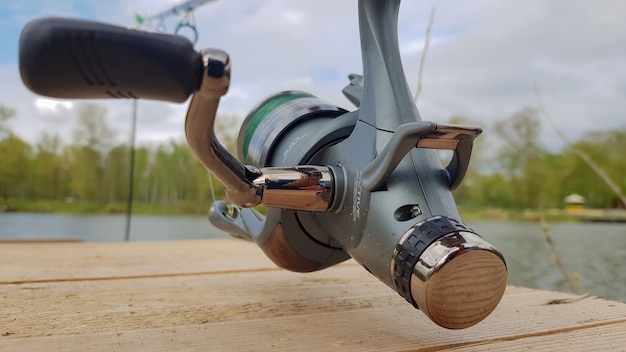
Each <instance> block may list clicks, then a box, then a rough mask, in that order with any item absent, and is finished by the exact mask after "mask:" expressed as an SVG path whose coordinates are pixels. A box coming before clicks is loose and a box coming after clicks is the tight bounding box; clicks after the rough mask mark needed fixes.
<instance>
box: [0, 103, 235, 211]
mask: <svg viewBox="0 0 626 352" xmlns="http://www.w3.org/2000/svg"><path fill="white" fill-rule="evenodd" d="M0 114H1V116H4V117H3V118H2V120H0V126H2V125H4V127H0V133H2V135H0V165H2V167H1V168H0V203H7V202H8V203H10V201H11V200H16V199H21V200H24V199H27V200H29V199H30V200H56V201H67V202H78V203H85V202H88V203H100V204H115V203H124V202H126V201H127V199H128V196H129V187H130V177H129V175H130V156H131V147H130V145H129V144H116V145H114V144H112V143H111V141H112V140H113V139H114V131H113V130H112V129H111V128H110V127H109V126H108V124H107V121H106V109H105V108H103V107H102V106H100V105H96V104H91V103H87V104H84V105H80V106H79V107H78V119H79V123H78V125H77V128H76V129H75V130H74V131H73V136H74V138H73V142H72V143H71V144H65V143H64V142H63V141H62V140H61V138H60V137H59V136H56V135H51V134H48V133H44V134H42V135H41V136H40V137H39V139H38V141H37V142H36V143H35V144H34V145H30V144H28V143H26V142H25V141H24V140H22V139H21V138H19V137H18V136H17V135H15V134H13V133H12V132H10V130H9V129H8V128H7V127H6V125H7V124H6V123H4V124H2V123H1V121H4V122H6V121H8V119H9V118H11V117H14V116H15V112H14V111H12V110H10V109H8V108H6V107H2V110H0ZM134 154H135V156H134V159H135V160H134V176H133V183H134V187H133V188H134V189H133V199H134V201H136V202H140V203H148V204H176V203H181V202H205V203H206V204H207V207H208V204H209V202H210V201H211V199H212V193H213V192H215V193H216V196H217V197H222V196H223V193H224V192H223V187H222V186H221V185H219V184H218V183H216V184H215V189H214V190H213V191H211V189H210V182H209V175H208V172H207V170H206V169H205V168H204V166H202V165H201V164H200V163H199V162H198V161H197V160H196V159H195V157H194V156H193V155H192V153H191V151H190V150H189V148H188V147H187V144H186V143H185V142H184V141H170V142H168V143H163V144H160V145H157V146H151V147H150V146H139V147H136V148H135V150H134ZM202 211H206V208H205V209H203V210H202Z"/></svg>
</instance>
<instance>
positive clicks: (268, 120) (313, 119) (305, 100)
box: [237, 91, 347, 167]
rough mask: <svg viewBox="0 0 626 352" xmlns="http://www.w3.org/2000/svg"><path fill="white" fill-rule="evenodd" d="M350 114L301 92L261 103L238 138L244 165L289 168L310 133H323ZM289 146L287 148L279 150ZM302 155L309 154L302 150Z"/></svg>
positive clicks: (285, 94)
mask: <svg viewBox="0 0 626 352" xmlns="http://www.w3.org/2000/svg"><path fill="white" fill-rule="evenodd" d="M346 112H347V111H346V110H344V109H342V108H339V107H337V106H334V105H332V104H329V103H327V102H325V101H323V100H321V99H319V98H317V97H315V96H314V95H311V94H308V93H304V92H300V91H284V92H280V93H277V94H274V95H271V96H269V97H267V98H266V99H264V100H263V101H261V102H260V103H258V104H257V105H256V106H255V107H254V108H253V109H252V111H251V112H250V113H249V114H248V116H246V119H245V120H244V122H243V124H242V125H241V129H240V131H239V137H238V138H237V150H238V153H239V157H240V159H241V160H243V162H244V164H248V165H254V166H256V167H264V166H282V165H288V164H286V162H287V159H291V158H289V157H288V154H290V153H293V152H294V151H295V150H294V148H295V147H296V145H299V144H300V145H303V144H302V143H303V142H304V139H306V137H307V136H310V135H311V133H310V131H319V129H320V128H321V127H322V126H323V125H325V124H326V123H327V122H328V121H329V120H331V119H333V118H335V117H337V116H340V115H343V114H345V113H346ZM296 130H297V131H296ZM307 131H308V132H307ZM288 134H292V135H293V136H288ZM290 137H291V138H290ZM285 141H287V143H285ZM285 144H286V146H285V147H284V148H280V147H279V146H283V145H285ZM304 144H306V143H304ZM281 149H282V150H281ZM299 152H300V153H302V154H309V151H308V150H302V148H299ZM301 162H306V160H301Z"/></svg>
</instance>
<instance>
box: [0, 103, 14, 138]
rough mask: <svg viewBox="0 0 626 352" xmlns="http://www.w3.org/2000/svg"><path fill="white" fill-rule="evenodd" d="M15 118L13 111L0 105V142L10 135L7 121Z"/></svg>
mask: <svg viewBox="0 0 626 352" xmlns="http://www.w3.org/2000/svg"><path fill="white" fill-rule="evenodd" d="M14 117H15V110H13V109H11V108H9V107H6V106H4V105H2V104H0V140H2V139H4V138H7V137H8V136H9V135H10V134H11V129H10V128H9V125H8V121H9V120H10V119H12V118H14Z"/></svg>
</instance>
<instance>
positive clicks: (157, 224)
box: [0, 213, 626, 302]
mask: <svg viewBox="0 0 626 352" xmlns="http://www.w3.org/2000/svg"><path fill="white" fill-rule="evenodd" d="M469 225H470V226H471V227H472V228H473V229H474V230H475V231H476V232H478V233H479V234H481V235H482V236H483V237H484V238H485V239H487V240H488V241H489V242H490V243H491V244H493V245H494V246H496V248H498V249H499V250H500V251H501V252H502V253H503V255H504V257H505V258H506V261H507V265H508V268H509V284H512V285H518V286H525V287H532V288H539V289H545V290H554V291H569V286H568V284H567V282H566V281H565V280H564V279H563V275H562V274H561V272H560V271H559V270H558V268H557V267H556V266H555V264H554V261H553V259H552V252H551V250H550V247H549V246H548V243H547V241H546V239H545V235H544V232H543V231H542V229H541V226H540V225H539V223H538V222H512V221H507V222H504V221H475V222H469ZM125 229H126V217H125V216H123V215H65V214H28V213H0V238H76V239H82V240H84V241H89V242H93V241H123V240H124V237H125ZM550 231H551V234H552V239H553V241H554V243H555V244H556V249H557V252H558V254H559V257H560V259H561V262H562V263H563V265H564V267H565V268H566V269H567V270H568V272H569V274H570V276H574V275H575V274H577V275H578V276H579V277H580V292H589V293H591V294H592V295H595V296H599V297H604V298H609V299H613V300H619V301H624V302H626V224H610V223H607V224H603V223H551V224H550ZM201 238H206V239H209V238H230V236H228V235H227V234H225V233H223V232H221V231H220V230H217V229H216V228H215V227H213V226H212V225H211V224H210V223H209V221H208V220H206V218H204V217H197V216H149V215H135V216H133V218H132V221H131V231H130V239H131V241H150V240H174V239H201ZM1 252H2V245H1V244H0V255H1Z"/></svg>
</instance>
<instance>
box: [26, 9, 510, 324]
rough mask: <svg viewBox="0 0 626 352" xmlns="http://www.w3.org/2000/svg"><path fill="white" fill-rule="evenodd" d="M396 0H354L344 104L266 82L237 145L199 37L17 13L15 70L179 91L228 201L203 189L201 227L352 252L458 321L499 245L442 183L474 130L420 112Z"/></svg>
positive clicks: (487, 289)
mask: <svg viewBox="0 0 626 352" xmlns="http://www.w3.org/2000/svg"><path fill="white" fill-rule="evenodd" d="M399 3H400V1H399V0H395V1H382V0H361V1H360V2H359V19H360V20H359V23H360V33H361V46H362V57H363V75H350V77H349V80H350V81H349V84H348V85H347V86H346V88H344V90H343V93H344V95H345V96H346V97H347V98H348V100H349V101H350V102H352V103H353V104H354V105H355V106H356V108H357V109H356V110H354V111H347V110H344V109H342V108H339V107H337V106H334V105H332V104H329V103H326V102H324V101H322V100H321V99H319V98H317V97H315V96H313V95H310V94H308V93H304V92H297V91H287V92H281V93H278V94H274V95H272V96H270V97H268V98H266V99H265V100H263V101H261V102H260V103H259V104H258V105H257V106H256V107H254V108H253V110H252V111H251V112H250V114H249V115H248V116H247V117H246V119H245V121H244V122H243V125H242V128H241V131H240V133H239V138H238V153H239V158H240V159H237V158H235V157H234V156H232V155H231V154H229V153H228V152H227V151H226V150H225V149H224V148H223V147H222V146H221V145H220V143H219V142H218V140H217V139H216V137H215V135H214V131H213V126H214V121H215V116H216V112H217V108H218V104H219V100H220V98H221V97H222V96H223V95H225V94H226V92H227V90H228V87H229V84H230V61H229V58H228V55H227V54H226V53H224V52H223V51H220V50H215V49H207V50H202V51H200V52H199V53H198V52H196V51H195V50H193V47H192V45H191V43H189V42H188V41H187V40H186V39H184V38H180V37H174V36H168V35H164V34H153V33H145V32H138V31H131V30H127V29H123V28H119V27H113V26H107V25H103V24H96V23H92V22H84V21H75V20H62V19H44V20H39V21H35V22H33V23H31V24H29V25H28V26H27V27H26V28H25V29H24V32H23V34H22V39H21V41H20V67H21V74H22V78H23V81H24V82H25V84H26V85H27V86H28V87H29V88H30V89H31V90H33V91H35V92H37V93H40V94H44V95H48V96H53V97H61V98H98V97H133V98H148V99H157V100H165V101H175V102H182V101H184V100H185V99H186V98H187V97H188V96H189V95H190V94H193V99H192V101H191V103H190V105H189V110H188V113H187V118H186V123H185V131H186V135H187V141H188V143H189V146H190V147H191V149H192V150H193V152H194V154H195V155H196V156H197V158H198V159H199V160H200V161H201V162H202V163H203V164H204V165H205V166H206V167H207V168H208V169H210V170H211V171H212V173H213V174H214V175H215V176H216V177H217V178H218V179H219V180H220V181H221V182H222V183H223V184H224V186H225V188H226V193H227V196H228V199H229V201H230V203H226V202H223V201H217V202H215V203H214V204H213V205H212V207H211V210H210V215H209V218H210V220H211V222H212V223H213V224H214V225H215V226H216V227H218V228H220V229H222V230H224V231H226V232H228V233H230V234H231V235H233V236H235V237H238V238H242V239H245V240H249V241H253V242H255V243H256V244H258V245H259V247H260V248H261V249H262V250H263V251H264V252H265V254H266V255H267V256H268V257H269V258H270V259H271V260H272V261H273V262H274V263H276V264H277V265H278V266H280V267H282V268H285V269H288V270H292V271H297V272H310V271H315V270H321V269H324V268H326V267H329V266H332V265H334V264H337V263H339V262H342V261H344V260H346V259H349V258H354V259H355V260H356V261H357V262H358V263H360V264H361V265H362V266H363V267H364V268H365V269H366V270H367V271H369V272H370V273H372V274H373V275H374V276H376V277H377V278H378V279H379V280H380V281H382V282H383V283H385V284H386V285H388V286H389V287H391V288H392V289H394V290H395V291H397V292H398V293H399V294H400V295H401V296H402V297H404V298H405V299H406V300H407V301H408V302H409V303H411V304H412V305H413V306H415V307H417V308H419V309H420V310H421V311H423V312H424V313H425V314H426V315H427V316H428V317H429V318H430V319H431V320H432V321H434V322H435V323H437V324H439V325H441V326H443V327H446V328H451V329H460V328H465V327H469V326H472V325H474V324H476V323H478V322H480V321H481V320H483V319H484V318H485V317H487V316H488V315H489V314H490V313H491V312H492V311H493V310H494V309H495V307H496V306H497V304H498V302H499V301H500V299H501V297H502V295H503V294H504V290H505V287H506V281H507V269H506V264H505V262H504V259H503V258H502V255H501V254H500V253H499V252H498V251H497V250H496V249H495V248H494V247H493V246H491V245H490V244H489V243H487V242H486V241H485V240H484V239H482V238H481V237H480V236H479V235H478V234H477V233H476V232H474V231H473V230H472V229H470V228H469V227H468V226H467V225H465V224H464V223H463V222H462V221H461V220H460V219H461V218H460V215H459V213H458V210H457V208H456V205H455V202H454V199H453V197H452V193H451V191H452V190H453V189H454V188H455V187H457V186H458V185H459V184H460V182H461V181H462V179H463V176H464V175H465V172H466V171H467V167H468V164H469V159H470V154H471V150H472V142H473V140H474V138H475V137H477V136H478V135H479V134H480V133H481V130H480V129H479V128H475V127H467V126H457V125H442V124H436V123H432V122H425V121H423V120H422V119H421V116H420V115H419V113H418V111H417V108H416V107H415V104H414V103H413V100H412V96H411V94H410V92H409V89H408V85H407V83H406V80H405V77H404V72H403V70H402V65H401V60H400V54H399V49H398V38H397V29H396V28H395V24H396V23H397V20H398V10H399ZM68 63H74V64H75V65H74V66H72V65H68ZM146 63H149V64H146ZM61 64H63V65H61ZM59 68H61V69H59ZM435 149H446V150H451V151H452V152H453V157H452V160H451V161H450V163H449V165H447V166H446V167H442V166H441V163H440V161H439V159H438V157H437V155H436V152H435ZM239 160H242V161H239ZM256 205H263V206H266V207H268V212H267V214H265V215H262V214H261V213H259V212H258V211H257V210H255V208H254V207H255V206H256Z"/></svg>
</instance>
